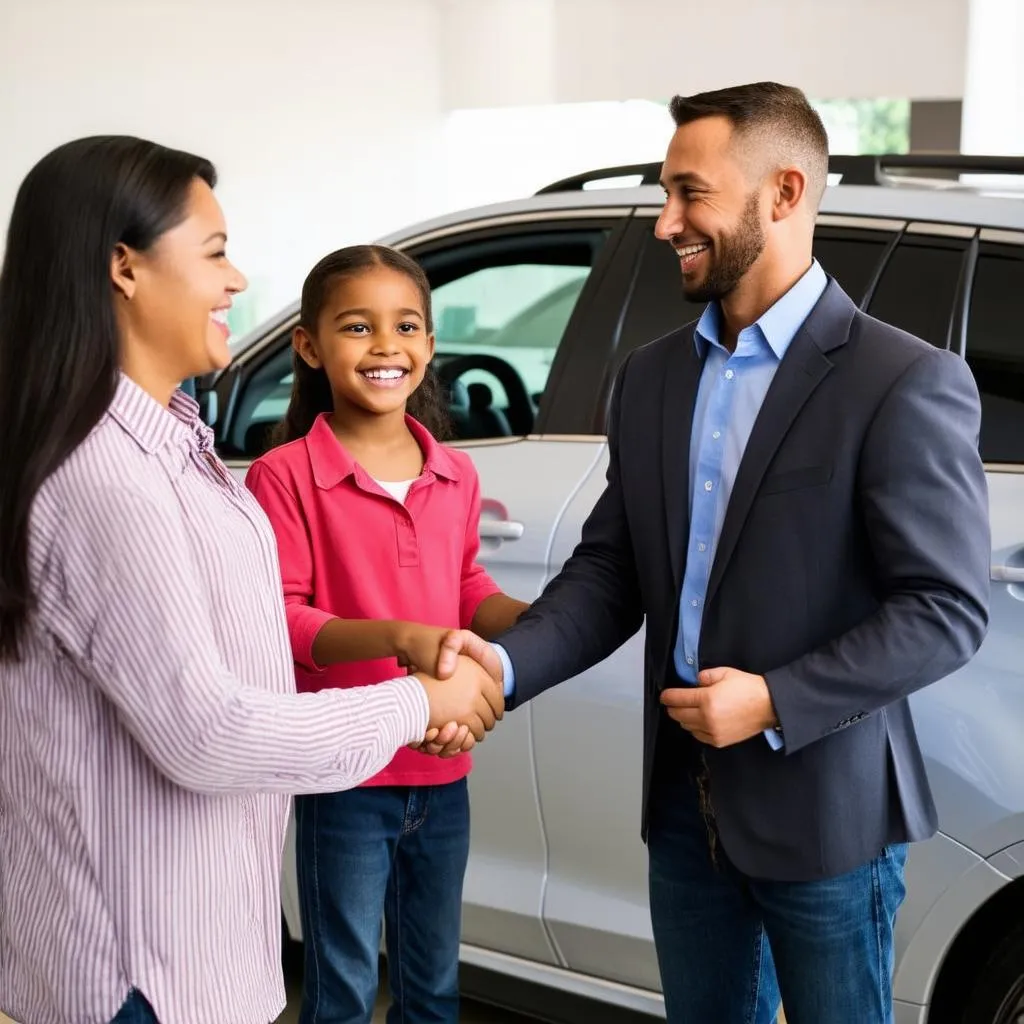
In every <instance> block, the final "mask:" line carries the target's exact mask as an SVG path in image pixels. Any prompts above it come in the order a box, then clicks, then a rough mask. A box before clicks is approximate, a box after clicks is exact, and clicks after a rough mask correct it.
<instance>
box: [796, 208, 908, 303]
mask: <svg viewBox="0 0 1024 1024" xmlns="http://www.w3.org/2000/svg"><path fill="white" fill-rule="evenodd" d="M894 238H895V231H894V230H882V229H874V228H859V227H847V226H844V227H840V226H838V225H832V224H828V223H827V222H826V223H821V224H819V225H818V228H817V230H816V231H815V232H814V249H813V252H814V258H815V259H816V260H817V261H818V262H819V263H820V264H821V265H822V267H823V268H824V270H825V273H827V274H829V275H831V276H832V277H834V278H835V279H836V282H837V283H838V285H839V287H840V288H842V289H843V291H844V292H846V294H847V295H849V296H850V298H851V299H853V301H854V302H856V303H857V305H858V306H859V305H861V304H862V303H863V302H864V299H865V298H866V297H867V294H868V289H869V288H870V287H871V284H872V282H873V281H874V280H875V275H876V274H877V273H878V268H879V266H880V264H881V262H882V258H883V257H884V256H885V253H886V250H887V249H888V248H889V246H890V245H891V244H892V241H893V239H894Z"/></svg>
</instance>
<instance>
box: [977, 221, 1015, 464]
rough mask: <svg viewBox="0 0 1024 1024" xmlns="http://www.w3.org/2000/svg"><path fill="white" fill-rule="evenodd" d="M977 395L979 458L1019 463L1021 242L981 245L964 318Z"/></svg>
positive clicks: (983, 243) (988, 460) (985, 243)
mask: <svg viewBox="0 0 1024 1024" xmlns="http://www.w3.org/2000/svg"><path fill="white" fill-rule="evenodd" d="M967 363H968V365H969V366H970V368H971V370H972V371H973V373H974V379H975V381H976V382H977V385H978V391H979V392H980V393H981V456H982V458H983V459H984V460H985V461H986V462H989V463H994V462H995V463H1000V462H1001V463H1017V464H1021V463H1024V244H1020V245H1003V244H995V243H992V242H984V241H983V242H982V243H981V246H980V249H979V252H978V263H977V267H976V269H975V273H974V286H973V288H972V289H971V299H970V308H969V310H968V315H967Z"/></svg>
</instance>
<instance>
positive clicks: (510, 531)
mask: <svg viewBox="0 0 1024 1024" xmlns="http://www.w3.org/2000/svg"><path fill="white" fill-rule="evenodd" d="M523 531H524V527H523V524H522V523H515V522H513V521H512V520H511V519H481V520H480V536H481V537H484V538H486V539H487V540H519V538H520V537H522V535H523Z"/></svg>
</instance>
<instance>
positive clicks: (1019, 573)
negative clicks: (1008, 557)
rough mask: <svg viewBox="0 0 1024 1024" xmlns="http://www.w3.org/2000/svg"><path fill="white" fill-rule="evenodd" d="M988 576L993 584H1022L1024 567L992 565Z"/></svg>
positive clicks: (1023, 581)
mask: <svg viewBox="0 0 1024 1024" xmlns="http://www.w3.org/2000/svg"><path fill="white" fill-rule="evenodd" d="M990 575H991V578H992V581H993V582H994V583H1024V566H1017V565H993V566H992V572H991V573H990Z"/></svg>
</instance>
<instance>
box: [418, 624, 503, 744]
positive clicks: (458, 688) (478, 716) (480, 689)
mask: <svg viewBox="0 0 1024 1024" xmlns="http://www.w3.org/2000/svg"><path fill="white" fill-rule="evenodd" d="M481 642H482V641H481ZM415 675H416V678H417V679H418V680H419V681H420V684H421V685H422V686H423V689H424V690H425V691H426V694H427V700H428V702H429V703H430V720H429V722H428V733H427V735H428V736H429V735H430V731H429V730H434V729H436V730H439V732H438V735H441V733H440V730H445V729H446V727H448V726H449V724H451V723H454V724H455V725H456V726H457V727H461V726H464V727H465V728H466V729H467V730H468V733H469V734H470V735H471V736H472V737H473V740H474V741H475V742H479V741H480V740H482V739H483V738H484V736H485V735H486V734H487V733H488V732H490V730H491V729H493V728H494V725H495V722H497V721H498V719H500V718H501V717H502V715H503V714H504V713H505V694H504V692H503V690H502V685H501V683H500V682H498V681H497V680H495V679H494V678H493V677H492V676H491V675H490V674H489V673H488V672H486V671H484V669H482V668H481V667H480V665H478V664H477V663H476V662H475V661H473V660H472V659H471V658H467V657H463V656H456V664H455V668H454V671H453V672H452V673H451V676H450V678H448V679H444V680H441V679H437V678H435V677H434V676H430V675H427V674H425V673H423V672H417V673H415ZM458 733H459V730H458V728H457V729H456V733H455V736H453V738H452V740H451V743H454V742H455V739H456V738H457V736H458ZM445 735H448V732H446V733H445ZM436 739H437V737H436V736H435V742H436ZM467 739H468V737H467ZM451 743H450V744H449V745H451Z"/></svg>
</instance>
